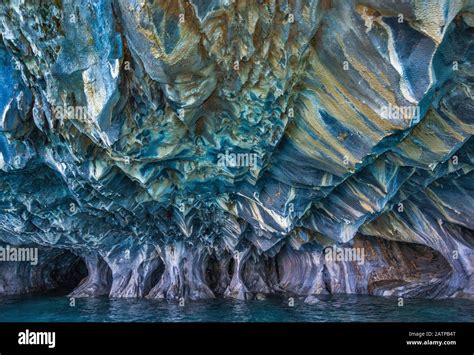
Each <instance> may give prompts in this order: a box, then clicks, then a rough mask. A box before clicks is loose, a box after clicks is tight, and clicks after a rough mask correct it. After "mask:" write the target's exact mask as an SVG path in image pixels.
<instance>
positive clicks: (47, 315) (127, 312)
mask: <svg viewBox="0 0 474 355" xmlns="http://www.w3.org/2000/svg"><path fill="white" fill-rule="evenodd" d="M75 302H76V304H75V307H71V306H70V300H69V299H68V298H67V297H64V296H22V297H18V296H15V297H12V296H9V297H3V298H0V322H390V321H392V322H474V302H472V301H469V300H461V299H456V300H453V299H448V300H436V301H433V300H424V299H406V300H405V304H404V306H403V307H399V306H398V301H397V299H396V298H381V297H373V296H349V295H340V296H330V297H328V298H326V300H324V301H321V302H319V303H317V304H315V305H307V304H305V303H304V302H303V300H302V299H301V300H300V299H295V305H294V306H293V307H290V306H289V305H288V300H286V299H281V298H271V299H267V300H265V301H258V300H252V301H235V300H224V299H212V300H205V301H195V302H188V303H187V304H185V305H184V306H179V305H178V304H177V303H174V302H173V303H172V302H166V301H161V300H147V299H109V298H107V297H103V298H77V299H76V300H75Z"/></svg>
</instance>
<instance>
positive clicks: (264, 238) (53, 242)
mask: <svg viewBox="0 0 474 355" xmlns="http://www.w3.org/2000/svg"><path fill="white" fill-rule="evenodd" d="M473 58H474V3H473V2H472V1H470V0H436V1H435V0H413V1H400V2H397V1H392V0H351V1H345V0H344V1H343V0H307V1H299V0H261V1H256V0H239V1H236V0H206V1H202V0H176V1H168V0H152V1H132V0H94V1H82V0H58V1H23V0H4V1H2V2H1V4H0V93H1V95H0V113H1V115H0V187H1V188H0V242H1V245H11V246H29V247H35V248H38V253H39V260H38V264H37V265H31V264H28V263H21V262H16V263H13V262H8V261H1V262H0V295H3V294H20V293H29V292H45V291H48V290H56V289H58V288H61V287H62V288H67V291H66V292H69V293H70V295H71V296H74V297H91V296H100V295H109V296H110V297H147V298H159V299H172V300H180V299H191V300H195V299H203V298H212V297H230V298H237V299H252V298H257V299H264V298H265V297H267V296H269V295H272V294H273V295H284V296H289V295H294V296H297V297H305V299H306V300H307V303H315V302H317V299H318V298H317V297H318V295H322V294H336V293H351V294H369V295H378V296H404V297H427V298H446V297H465V298H471V299H472V298H474V276H473V275H474V234H473V230H474V222H473V219H472V214H473V211H474V198H473V197H474V175H473V174H474V173H473V171H472V170H473V167H474V164H473V159H474V140H473V138H472V134H473V133H474V101H473V98H474V96H473V95H474V80H473V77H474V65H473V62H472V60H473ZM348 251H349V252H348ZM330 253H332V254H331V255H332V256H331V255H330ZM328 255H329V256H331V257H328ZM81 279H82V280H81Z"/></svg>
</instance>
